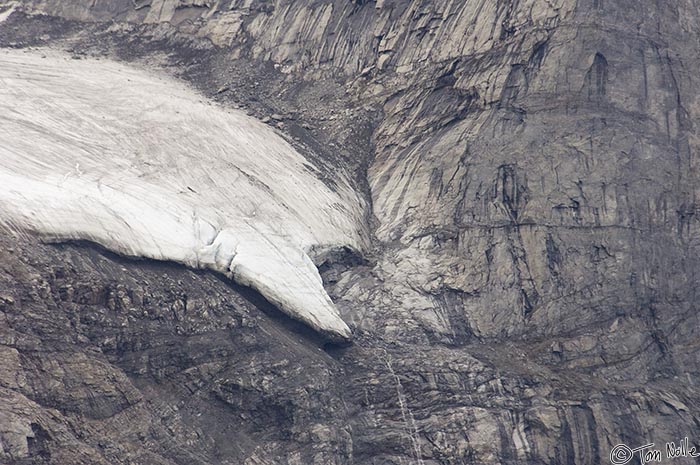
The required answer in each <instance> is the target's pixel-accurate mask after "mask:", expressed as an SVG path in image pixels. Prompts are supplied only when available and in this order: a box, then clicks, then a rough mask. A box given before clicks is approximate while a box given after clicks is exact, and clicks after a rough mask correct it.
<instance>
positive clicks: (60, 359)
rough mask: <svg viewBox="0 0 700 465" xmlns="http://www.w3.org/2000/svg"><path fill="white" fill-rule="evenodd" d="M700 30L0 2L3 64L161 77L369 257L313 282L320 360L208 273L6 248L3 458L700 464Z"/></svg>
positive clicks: (631, 18)
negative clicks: (312, 180)
mask: <svg viewBox="0 0 700 465" xmlns="http://www.w3.org/2000/svg"><path fill="white" fill-rule="evenodd" d="M699 11H700V4H698V2H695V1H690V0H679V1H674V2H657V1H651V0H641V1H635V2H632V1H617V2H612V1H610V0H578V1H575V0H558V1H557V0H532V1H517V0H499V1H486V0H467V1H463V2H453V1H447V0H444V1H441V0H437V1H431V2H427V1H418V0H416V1H408V0H394V1H391V0H388V1H377V2H366V1H346V0H335V1H295V2H292V1H281V0H279V1H262V0H259V1H256V0H244V1H237V0H232V1H223V0H222V1H199V0H151V1H149V0H137V1H132V0H90V1H74V2H61V1H58V0H36V1H30V0H27V1H14V2H9V3H8V2H6V4H5V6H3V7H0V21H2V22H0V44H2V45H3V46H5V47H13V48H19V49H28V48H34V47H37V46H42V47H50V48H55V49H61V50H67V51H68V52H69V53H71V54H72V55H73V56H74V57H75V58H76V59H81V58H85V57H88V56H90V57H100V58H101V59H104V58H108V59H116V60H121V61H124V62H131V63H135V64H137V65H138V66H141V67H144V66H145V67H150V68H151V69H158V70H159V71H161V72H162V71H164V72H167V73H170V74H172V75H174V76H177V77H179V78H181V79H182V80H184V81H186V82H187V83H189V84H190V85H191V86H193V87H195V88H196V89H198V91H199V92H201V93H203V94H204V95H206V96H208V97H209V98H211V99H212V100H215V101H217V102H219V103H220V104H222V105H224V106H229V107H231V108H234V107H235V108H239V109H242V110H244V111H245V112H247V113H248V114H249V115H251V116H254V117H257V118H259V119H261V120H262V121H265V122H267V123H268V124H271V125H275V126H276V127H277V128H278V129H279V130H280V131H281V132H282V133H284V134H286V135H287V137H288V138H289V142H290V144H292V145H293V146H294V147H295V149H296V150H297V151H298V152H299V153H300V154H302V155H303V156H306V157H308V159H309V160H310V161H312V162H313V163H314V164H315V165H316V166H318V167H319V176H320V177H321V178H325V179H328V180H332V179H336V178H338V177H344V178H347V179H348V184H349V185H350V186H351V187H352V189H354V191H355V192H357V193H358V195H359V196H361V197H363V199H364V201H365V202H366V205H367V209H366V212H365V216H363V217H358V218H356V219H354V220H353V221H355V223H361V224H355V226H356V227H358V228H364V227H371V229H372V246H371V247H369V248H368V249H367V250H365V251H363V252H362V253H355V252H352V251H347V252H346V253H343V252H341V251H334V252H333V253H328V254H325V255H324V256H323V257H321V258H320V259H319V260H318V261H317V265H318V266H319V270H320V273H321V276H322V277H323V278H324V283H325V290H326V291H327V293H328V294H329V295H330V297H331V298H332V299H333V301H334V302H335V306H336V307H337V308H338V310H339V312H340V315H341V316H342V318H343V319H344V321H345V322H346V323H347V324H348V325H349V326H350V328H351V329H352V330H353V332H354V334H355V341H354V343H353V344H352V345H350V346H347V347H334V346H324V345H323V342H322V341H320V340H318V339H317V338H316V336H315V335H314V334H313V333H309V332H308V331H307V330H306V329H305V328H303V327H300V326H298V325H296V324H295V323H294V322H293V321H289V320H286V319H285V318H284V316H282V315H281V314H280V313H279V312H277V310H275V308H274V307H272V306H270V305H269V304H267V303H266V302H265V301H264V300H262V299H261V298H260V297H259V296H258V295H256V294H254V293H251V292H250V291H248V290H246V289H244V288H238V287H235V288H234V287H231V286H230V285H229V284H228V283H225V282H222V281H221V280H219V279H217V278H216V276H215V275H213V274H212V275H210V274H208V273H195V272H193V271H188V270H186V269H183V268H179V267H178V266H176V265H172V264H167V263H152V262H148V261H146V262H134V261H125V260H124V259H121V258H118V257H115V256H112V255H110V254H109V253H107V252H101V251H99V250H96V249H93V248H91V247H89V246H86V245H85V244H70V245H53V246H52V245H43V244H39V243H37V242H36V239H34V238H33V237H23V236H16V235H13V234H10V233H7V234H5V237H4V238H3V239H2V241H3V242H2V244H3V246H2V249H3V258H2V261H0V264H1V266H2V267H3V268H2V273H1V274H0V278H1V279H2V281H0V312H2V313H0V320H1V321H3V324H2V325H0V331H2V333H0V337H1V339H0V344H2V345H0V348H1V351H0V357H2V360H3V362H2V363H0V369H2V370H3V372H2V375H0V402H2V404H0V405H1V406H0V441H1V442H2V447H1V448H0V454H4V455H0V457H1V458H2V460H4V461H5V462H9V463H12V464H25V463H56V464H59V463H86V464H87V463H143V464H147V463H148V464H150V463H164V464H181V463H202V464H204V463H230V464H246V465H253V464H312V463H317V464H330V463H335V464H367V465H369V464H373V465H377V464H408V463H414V464H436V465H437V464H440V465H443V464H472V463H483V464H497V463H499V464H516V463H517V464H523V463H531V464H557V463H561V464H595V463H609V459H608V454H609V453H610V451H611V449H612V448H613V447H614V446H615V445H616V444H619V443H625V444H628V445H629V446H630V447H637V446H641V445H643V444H647V443H651V442H653V443H655V444H656V446H657V447H659V448H661V449H663V447H664V443H665V442H666V441H676V442H677V441H678V440H679V439H682V438H683V437H685V436H688V437H689V438H690V441H691V443H693V442H697V441H699V440H700V418H699V417H698V415H699V413H700V410H699V407H700V398H699V397H698V395H697V391H696V383H697V380H698V376H699V375H700V359H699V358H698V354H697V344H698V342H697V341H698V340H699V336H700V335H699V334H698V333H699V329H698V328H700V321H698V311H697V304H696V302H698V296H697V291H696V282H697V276H698V271H700V262H699V261H698V248H699V246H700V241H699V240H700V236H699V231H700V230H699V229H698V227H699V223H698V219H697V215H696V212H697V211H698V204H697V197H698V192H697V186H698V185H700V183H699V182H698V181H700V179H699V172H698V161H699V160H698V142H699V138H698V135H699V134H698V128H697V125H696V124H695V122H696V120H697V117H698V113H699V112H700V107H699V105H700V104H699V103H698V102H699V100H698V98H699V97H700V94H699V93H698V90H697V89H700V85H699V84H700V83H699V82H698V80H699V79H700V78H699V77H698V76H699V75H698V73H697V72H696V71H697V69H698V68H699V67H700V56H699V55H700V51H699V49H698V48H697V47H695V46H694V44H695V43H697V40H698V35H699V33H700V14H698V12H699ZM32 53H33V52H32ZM201 162H202V163H206V160H201ZM0 163H2V162H0ZM243 296H245V297H243ZM635 460H636V459H635ZM673 463H683V460H675V461H674V462H673ZM686 463H695V462H694V461H693V459H686Z"/></svg>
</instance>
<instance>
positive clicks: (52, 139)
mask: <svg viewBox="0 0 700 465" xmlns="http://www.w3.org/2000/svg"><path fill="white" fill-rule="evenodd" d="M0 121H1V124H0V212H2V217H3V220H4V222H5V223H6V224H11V225H12V227H13V228H20V229H22V230H30V231H33V232H35V233H37V234H39V235H40V236H41V237H43V238H44V239H46V240H51V241H65V240H86V241H91V242H94V243H97V244H99V245H101V246H103V247H105V248H107V249H109V250H111V251H114V252H116V253H119V254H122V255H125V256H131V257H144V258H150V259H155V260H171V261H176V262H179V263H183V264H185V265H187V266H191V267H195V268H204V269H212V270H215V271H217V272H221V273H224V274H226V275H227V276H229V277H230V278H231V279H233V280H234V281H235V282H237V283H239V284H241V285H245V286H249V287H251V288H254V289H256V290H257V291H258V292H260V293H261V294H262V295H263V296H264V297H265V298H266V299H267V300H269V301H270V302H272V303H273V304H275V305H276V306H277V307H278V308H279V309H280V310H282V311H283V312H285V313H286V314H288V315H289V316H291V317H292V318H295V319H297V320H300V321H302V322H304V323H305V324H307V325H309V326H311V327H312V328H314V329H315V330H317V331H318V332H320V333H322V334H324V335H325V336H326V337H329V338H331V339H334V340H348V339H350V338H351V331H350V329H349V328H348V326H347V324H346V323H345V322H344V321H343V320H342V318H341V317H340V314H339V312H338V310H337V309H336V308H335V306H334V304H333V302H332V301H331V299H330V298H329V296H328V294H327V293H326V292H325V290H324V288H323V283H322V280H321V277H320V275H319V272H318V269H317V268H316V265H315V264H314V259H315V258H318V254H320V253H323V251H327V250H331V249H333V248H336V247H347V248H350V249H352V250H357V251H361V250H362V249H363V248H364V247H365V240H364V237H365V231H364V226H363V224H364V222H363V218H364V212H365V204H364V200H363V198H362V196H361V195H360V194H358V193H357V192H356V191H355V190H353V189H352V187H351V183H350V181H349V179H348V178H347V177H346V176H344V175H343V174H342V173H341V174H339V175H338V176H337V178H336V179H334V181H335V184H336V186H334V187H333V188H331V187H329V186H328V185H326V184H325V183H323V182H322V181H321V180H320V179H319V176H318V175H317V169H316V168H315V167H314V166H313V164H312V163H311V162H310V161H309V160H308V159H307V158H305V157H304V156H303V155H302V154H301V153H299V151H297V150H296V149H295V148H294V147H293V146H292V145H291V144H289V143H288V142H287V141H286V140H284V138H283V137H282V136H281V135H280V134H279V133H277V132H276V130H274V129H273V128H271V127H269V126H267V125H265V124H263V123H262V122H260V121H258V120H257V119H255V118H253V117H251V116H248V115H246V114H245V113H244V112H242V111H240V110H235V109H230V108H225V107H224V106H222V105H219V104H217V103H215V102H212V101H210V100H207V99H206V97H204V96H202V95H200V94H198V93H197V92H196V91H194V90H193V89H191V88H189V87H188V86H187V85H186V84H184V83H183V82H181V81H179V80H177V79H175V78H173V77H170V76H167V75H165V74H161V73H158V72H154V71H147V70H144V69H141V68H140V67H138V66H136V65H128V64H123V63H119V62H116V61H111V60H106V59H96V58H84V59H80V60H75V59H72V58H71V57H70V56H69V55H67V54H65V53H63V52H60V51H56V50H34V51H31V52H27V51H18V50H7V49H6V50H2V51H1V52H0Z"/></svg>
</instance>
